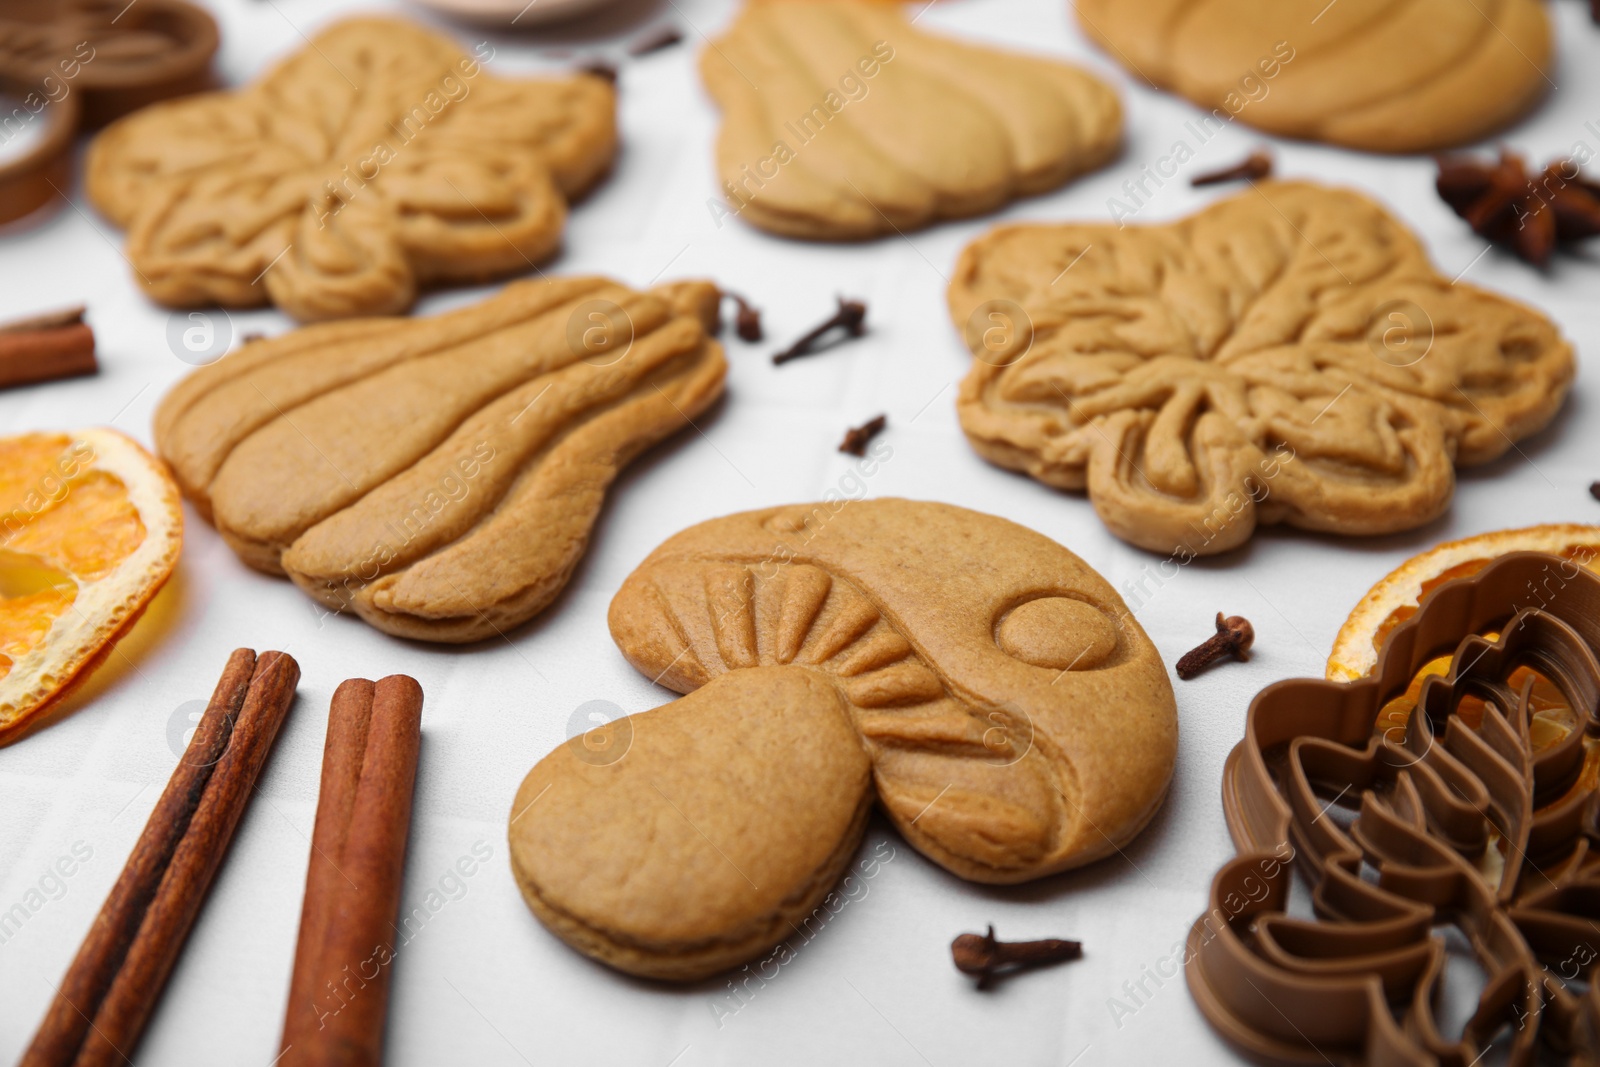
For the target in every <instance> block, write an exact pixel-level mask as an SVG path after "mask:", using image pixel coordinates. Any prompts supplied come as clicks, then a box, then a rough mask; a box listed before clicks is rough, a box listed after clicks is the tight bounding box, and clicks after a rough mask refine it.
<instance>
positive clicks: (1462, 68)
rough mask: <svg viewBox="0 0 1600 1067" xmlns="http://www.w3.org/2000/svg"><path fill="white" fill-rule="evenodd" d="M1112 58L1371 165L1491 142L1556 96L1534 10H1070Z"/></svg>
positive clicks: (1197, 2) (1356, 6)
mask: <svg viewBox="0 0 1600 1067" xmlns="http://www.w3.org/2000/svg"><path fill="white" fill-rule="evenodd" d="M1077 11H1078V21H1079V23H1080V24H1081V25H1082V26H1083V29H1084V31H1085V32H1086V33H1087V34H1088V35H1089V36H1090V37H1091V38H1093V39H1095V40H1096V41H1098V42H1099V44H1100V45H1101V47H1103V48H1104V49H1105V50H1106V52H1107V54H1108V55H1110V56H1112V57H1113V58H1115V59H1116V60H1117V61H1118V62H1120V63H1122V64H1123V65H1124V66H1125V67H1127V68H1128V71H1129V73H1131V74H1134V75H1136V76H1138V77H1140V78H1143V79H1145V80H1146V81H1149V82H1152V83H1153V84H1155V85H1156V86H1158V87H1160V88H1163V89H1168V90H1171V91H1173V92H1176V93H1179V94H1181V95H1183V96H1186V97H1188V98H1189V99H1190V100H1192V101H1194V102H1195V103H1196V104H1199V105H1200V106H1201V107H1203V108H1206V109H1208V110H1213V112H1214V114H1215V115H1216V117H1217V118H1218V119H1220V120H1222V121H1227V120H1229V119H1230V118H1233V117H1237V118H1238V119H1239V121H1241V122H1247V123H1249V124H1250V125H1252V126H1256V127H1259V128H1260V129H1263V130H1267V131H1270V132H1272V133H1276V134H1282V135H1283V136H1286V137H1301V138H1307V139H1311V140H1318V141H1327V142H1329V143H1331V144H1338V145H1345V146H1347V147H1350V148H1362V149H1367V150H1369V151H1377V152H1426V151H1432V150H1435V149H1440V148H1448V147H1450V146H1452V145H1460V144H1466V143H1469V142H1472V141H1476V140H1478V139H1479V138H1482V137H1485V136H1487V135H1488V134H1490V133H1493V132H1494V131H1495V130H1497V129H1499V128H1500V127H1502V126H1504V125H1506V124H1507V123H1509V122H1511V121H1512V120H1514V119H1516V118H1517V117H1518V116H1520V115H1522V114H1523V113H1524V112H1525V111H1527V110H1528V109H1529V108H1530V107H1531V106H1533V104H1534V103H1535V102H1536V101H1537V100H1538V99H1539V98H1540V97H1541V96H1543V95H1544V93H1545V92H1546V90H1548V89H1550V88H1553V85H1552V83H1551V82H1550V79H1549V74H1550V72H1551V70H1552V69H1553V67H1554V65H1555V55H1554V41H1553V39H1552V34H1551V31H1550V24H1549V21H1548V19H1547V17H1546V15H1545V11H1544V5H1543V4H1542V3H1540V2H1539V0H1473V2H1469V3H1461V2H1459V0H1339V2H1338V3H1333V4H1330V3H1328V2H1327V0H1271V2H1268V3H1263V2H1262V0H1077Z"/></svg>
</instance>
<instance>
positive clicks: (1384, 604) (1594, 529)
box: [1327, 522, 1600, 682]
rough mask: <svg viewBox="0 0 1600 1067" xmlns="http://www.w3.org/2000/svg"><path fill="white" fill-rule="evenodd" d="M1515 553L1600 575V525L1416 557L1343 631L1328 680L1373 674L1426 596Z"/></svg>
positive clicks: (1482, 539) (1458, 545) (1492, 536)
mask: <svg viewBox="0 0 1600 1067" xmlns="http://www.w3.org/2000/svg"><path fill="white" fill-rule="evenodd" d="M1510 552H1549V553H1550V554H1552V555H1556V556H1561V557H1562V558H1563V559H1567V560H1571V561H1572V563H1573V564H1574V565H1577V566H1583V567H1588V568H1589V569H1590V570H1592V571H1596V572H1600V526H1584V525H1580V524H1578V523H1570V522H1569V523H1552V524H1549V525H1546V526H1529V527H1527V528H1526V529H1522V530H1498V531H1496V532H1494V533H1486V534H1479V535H1478V536H1476V537H1467V538H1463V539H1462V540H1460V541H1446V542H1445V543H1444V544H1442V545H1438V546H1436V547H1434V548H1430V549H1429V550H1428V551H1426V552H1424V553H1422V554H1421V555H1420V556H1413V557H1412V558H1411V559H1408V560H1406V562H1404V563H1402V564H1401V565H1400V566H1399V567H1396V568H1395V569H1394V570H1393V571H1391V572H1389V575H1388V577H1386V578H1384V579H1383V581H1381V582H1379V583H1378V584H1377V585H1375V586H1373V587H1372V588H1371V589H1369V590H1368V591H1367V595H1366V596H1364V597H1362V598H1361V603H1359V604H1357V605H1356V607H1355V610H1354V611H1352V612H1351V613H1350V617H1349V618H1348V619H1346V620H1345V622H1344V625H1343V626H1342V627H1340V628H1339V636H1338V637H1337V638H1335V639H1334V642H1333V652H1332V654H1331V655H1329V656H1328V667H1327V677H1328V678H1330V679H1332V680H1333V681H1336V682H1351V681H1355V680H1356V679H1357V678H1364V677H1365V676H1366V675H1368V674H1370V673H1371V672H1372V669H1373V668H1374V667H1375V666H1377V664H1378V649H1379V648H1381V647H1382V646H1383V642H1384V641H1385V640H1387V639H1388V637H1389V634H1390V632H1392V631H1393V630H1394V628H1395V627H1396V626H1399V625H1400V624H1401V623H1402V622H1405V621H1406V620H1407V619H1409V618H1410V617H1411V616H1413V615H1415V614H1416V613H1417V605H1418V603H1420V602H1421V600H1422V598H1423V597H1425V596H1427V595H1428V594H1429V593H1430V592H1432V591H1433V590H1434V588H1436V587H1437V586H1440V585H1443V584H1444V583H1445V582H1448V581H1450V580H1451V579H1452V578H1466V577H1469V576H1471V575H1474V574H1477V573H1478V572H1479V571H1481V570H1483V568H1484V567H1486V566H1488V565H1489V564H1490V563H1491V562H1493V561H1494V560H1495V559H1496V558H1498V557H1500V556H1504V555H1506V554H1507V553H1510ZM1530 595H1531V594H1530ZM1532 603H1535V604H1536V603H1537V601H1533V602H1532Z"/></svg>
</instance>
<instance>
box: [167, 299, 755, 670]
mask: <svg viewBox="0 0 1600 1067" xmlns="http://www.w3.org/2000/svg"><path fill="white" fill-rule="evenodd" d="M718 299H719V294H718V292H717V290H716V289H715V288H714V287H713V286H711V285H709V284H706V283H703V282H685V283H679V284H675V285H663V286H660V287H658V288H656V289H652V290H650V291H649V292H643V293H641V292H634V291H632V290H629V289H627V288H625V287H623V286H621V285H618V284H616V283H614V282H610V281H607V280H606V279H603V278H559V279H555V280H550V281H528V282H517V283H513V284H512V285H510V286H508V287H507V288H506V289H505V290H504V291H502V292H501V293H500V294H498V295H497V296H495V297H492V298H491V299H489V300H486V301H484V302H482V303H480V304H476V305H473V306H470V307H467V308H463V309H461V310H459V311H453V312H449V313H447V314H444V315H439V316H436V317H433V318H426V319H369V320H356V321H350V322H341V323H325V324H322V325H318V326H308V327H305V328H303V329H300V330H297V331H294V332H292V333H288V334H285V335H283V336H282V337H277V338H273V339H271V340H267V341H258V342H255V343H253V344H249V345H246V346H245V347H244V348H242V349H240V350H239V351H238V352H237V353H235V354H233V355H230V356H227V357H226V358H224V359H222V360H221V361H220V362H218V363H215V364H213V365H211V366H209V367H205V368H202V369H201V370H199V371H197V372H196V373H194V374H192V375H190V376H189V377H188V378H187V379H185V380H184V381H182V382H180V383H179V384H178V386H177V387H176V388H174V389H173V390H172V392H171V393H169V394H168V395H167V397H166V398H165V399H164V400H163V401H162V403H161V406H160V407H159V408H158V409H157V412H156V427H155V428H156V444H157V448H158V450H159V452H160V454H161V456H162V457H163V458H164V459H166V460H167V462H168V463H169V464H171V466H172V469H173V472H174V474H175V475H176V477H177V480H178V484H179V486H180V487H181V488H182V490H183V493H184V495H185V496H186V497H188V498H189V500H190V501H192V502H193V503H194V505H195V506H196V508H197V509H199V511H200V512H201V514H202V515H204V516H205V517H206V518H207V519H209V520H210V521H211V522H212V523H213V524H214V525H215V526H216V528H217V530H218V531H219V532H220V533H221V534H222V536H223V538H224V539H225V540H226V541H227V542H228V544H229V545H230V546H231V547H232V548H233V549H234V551H235V552H237V553H238V554H239V556H240V558H241V559H243V560H244V561H245V562H246V563H248V564H250V565H251V566H253V567H256V568H258V569H260V570H264V571H267V572H269V573H280V574H287V575H288V576H289V577H290V578H293V579H294V581H295V582H296V583H297V584H298V585H300V586H301V587H302V588H303V589H305V590H306V591H307V592H308V593H310V594H311V595H312V596H314V597H316V598H317V599H318V600H319V601H320V602H321V603H322V604H324V605H326V607H327V608H328V609H329V610H332V611H346V610H348V611H353V612H354V613H355V614H357V615H358V616H360V617H361V618H362V619H365V620H366V621H367V622H369V623H371V624H372V625H374V626H376V627H378V628H379V629H381V630H384V631H386V632H388V633H392V634H397V635H400V636H404V637H415V638H420V639H423V640H432V641H451V642H461V641H473V640H478V639H481V638H484V637H493V636H496V635H498V634H501V633H503V632H504V631H505V630H507V629H509V628H510V627H512V626H515V625H517V624H518V623H520V622H523V621H525V620H526V619H528V618H529V617H531V616H532V615H533V614H535V613H536V612H538V611H539V610H541V609H542V608H543V607H544V606H545V605H546V604H548V603H549V602H550V601H551V600H553V599H554V598H555V596H556V594H557V593H558V592H560V590H561V588H562V586H564V585H565V584H566V581H567V578H568V576H569V575H570V574H571V572H572V568H573V567H574V566H575V565H576V564H577V561H578V559H579V558H580V557H581V556H582V555H583V551H584V547H585V545H586V544H587V541H588V535H589V530H590V528H591V527H592V526H593V524H594V521H595V519H596V517H597V516H598V514H599V511H600V507H601V504H602V503H603V502H604V498H605V492H606V489H607V488H608V487H609V485H610V484H611V481H612V480H613V479H614V478H615V477H616V475H617V473H618V471H619V470H620V469H621V468H622V467H623V466H624V465H626V464H627V463H629V462H630V461H631V460H632V459H633V458H634V457H635V456H636V455H638V454H639V453H640V452H641V451H642V450H644V449H645V448H646V447H648V446H649V445H651V444H653V443H655V442H657V441H659V440H661V439H662V438H664V437H666V436H668V435H670V434H672V433H675V432H677V431H679V430H682V429H685V428H687V427H688V426H689V424H690V420H692V419H693V418H694V417H695V416H696V415H697V414H699V413H700V412H702V411H704V410H705V409H706V407H707V406H709V405H710V404H711V403H712V402H713V401H714V400H715V399H716V398H717V397H718V396H719V395H720V394H721V392H722V382H723V376H724V374H725V372H726V369H727V365H726V362H725V360H724V359H723V355H722V346H721V345H720V344H718V343H717V342H716V341H715V340H714V339H712V338H711V337H710V336H709V335H708V333H707V329H708V327H710V326H712V324H714V323H715V322H716V318H717V303H718Z"/></svg>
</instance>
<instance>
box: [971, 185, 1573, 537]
mask: <svg viewBox="0 0 1600 1067" xmlns="http://www.w3.org/2000/svg"><path fill="white" fill-rule="evenodd" d="M949 306H950V314H951V316H952V317H953V319H954V320H955V322H956V324H957V326H958V327H959V328H961V329H962V331H963V333H964V336H965V340H966V342H967V345H968V347H969V348H970V349H971V350H972V352H973V354H974V355H975V356H977V359H976V360H974V362H973V364H972V370H971V372H970V373H969V374H968V375H967V377H966V379H965V381H963V383H962V386H961V392H960V395H959V397H958V400H957V407H958V410H959V412H960V416H961V425H962V428H963V429H965V430H966V433H967V437H968V439H969V440H970V441H971V442H972V445H973V447H974V448H976V449H977V450H978V452H979V454H981V455H982V456H983V457H984V458H985V459H987V460H989V461H990V462H992V463H995V464H998V465H1000V466H1002V467H1010V468H1012V469H1014V470H1021V471H1026V472H1027V473H1029V474H1031V475H1032V476H1033V477H1035V478H1037V479H1039V480H1040V481H1042V482H1046V483H1048V484H1050V485H1055V486H1059V487H1061V488H1063V489H1087V490H1088V493H1089V498H1090V500H1091V501H1092V502H1093V503H1094V507H1095V510H1096V511H1097V512H1098V513H1099V515H1100V518H1101V519H1102V520H1103V521H1104V522H1105V524H1106V525H1107V526H1108V527H1110V528H1111V531H1112V532H1113V533H1115V534H1116V535H1117V536H1118V537H1121V538H1122V539H1123V540H1126V541H1129V542H1132V543H1133V544H1136V545H1138V546H1140V547H1141V548H1147V549H1150V550H1151V551H1153V552H1163V553H1173V554H1174V555H1175V556H1177V557H1179V558H1180V560H1181V561H1182V562H1187V560H1188V559H1192V558H1194V557H1195V556H1204V555H1212V554H1215V553H1218V552H1223V551H1226V550H1228V549H1230V548H1234V547H1236V546H1238V545H1240V544H1243V543H1244V542H1245V541H1246V540H1248V539H1249V537H1250V535H1251V533H1252V532H1253V531H1254V530H1255V528H1256V526H1257V524H1260V523H1276V522H1283V523H1288V524H1290V525H1292V526H1299V527H1302V528H1304V529H1309V530H1325V531H1328V532H1331V533H1339V534H1358V535H1366V534H1382V533H1393V532H1395V531H1398V530H1408V529H1412V528H1414V527H1417V526H1421V525H1422V524H1424V523H1426V522H1428V521H1429V520H1431V519H1433V518H1434V517H1436V516H1438V515H1439V514H1440V513H1441V512H1443V511H1444V509H1445V508H1446V507H1448V506H1449V503H1450V498H1451V495H1452V494H1453V492H1454V489H1455V470H1454V466H1453V465H1454V464H1459V465H1461V466H1471V465H1474V464H1479V463H1486V462H1488V461H1489V460H1492V459H1495V458H1497V457H1499V456H1500V455H1502V454H1504V453H1505V451H1506V450H1507V449H1509V448H1511V447H1512V446H1513V442H1515V441H1518V440H1521V439H1522V438H1524V437H1527V436H1528V435H1529V434H1532V433H1534V432H1536V431H1538V430H1539V429H1541V428H1542V427H1543V426H1544V425H1545V424H1546V423H1548V422H1549V421H1550V419H1551V418H1552V417H1553V416H1554V415H1555V413H1556V411H1557V409H1559V408H1560V406H1561V402H1562V400H1563V398H1564V397H1565V396H1566V394H1567V390H1568V388H1569V387H1570V386H1571V384H1572V379H1573V376H1574V374H1575V373H1576V367H1575V362H1574V358H1573V352H1572V346H1571V345H1569V344H1568V343H1567V342H1566V341H1565V340H1563V339H1562V337H1561V335H1560V334H1559V332H1558V331H1557V330H1556V327H1555V325H1554V324H1553V323H1552V322H1551V321H1550V320H1549V319H1547V318H1545V317H1544V316H1543V315H1541V314H1539V313H1538V312H1536V311H1534V310H1533V309H1531V308H1528V307H1525V306H1523V305H1521V304H1518V303H1515V302H1513V301H1511V300H1507V299H1505V298H1504V297H1500V296H1497V295H1495V294H1493V293H1488V292H1485V291H1484V290H1482V289H1478V288H1475V287H1474V286H1471V285H1468V284H1466V283H1464V282H1455V283H1453V284H1452V282H1451V281H1450V279H1448V278H1446V277H1443V276H1441V275H1440V274H1439V273H1438V272H1437V271H1435V270H1434V269H1433V266H1432V265H1431V264H1430V263H1429V262H1428V257H1427V255H1426V253H1425V252H1424V251H1423V249H1422V246H1421V244H1420V243H1419V242H1418V241H1417V239H1416V237H1415V236H1414V235H1412V234H1411V233H1410V232H1409V231H1408V230H1407V229H1406V228H1405V227H1404V226H1403V225H1402V224H1401V223H1400V222H1399V221H1398V220H1396V219H1395V218H1394V217H1393V216H1391V215H1389V214H1388V213H1387V212H1386V211H1384V210H1383V209H1382V208H1381V207H1379V206H1378V205H1377V204H1375V203H1373V202H1372V201H1370V200H1368V199H1366V198H1365V197H1363V196H1361V195H1359V194H1357V193H1354V192H1351V191H1349V190H1344V189H1333V188H1329V187H1326V186H1320V185H1314V184H1311V183H1306V182H1267V183H1262V184H1260V185H1257V186H1255V187H1254V188H1252V189H1251V190H1250V191H1249V192H1245V193H1242V194H1240V195H1239V196H1236V197H1233V198H1232V199H1228V200H1224V201H1221V202H1219V203H1216V204H1213V205H1211V206H1210V207H1208V208H1206V209H1205V210H1204V211H1201V212H1199V213H1198V214H1195V215H1192V216H1190V217H1189V218H1186V219H1181V220H1179V221H1177V222H1174V223H1171V224H1167V225H1152V226H1127V227H1125V228H1118V227H1115V226H1109V225H1081V224H1067V225H1047V226H1046V225H1038V226H1032V225H1030V226H1003V227H1000V228H998V229H995V230H993V231H991V232H990V233H988V234H986V235H985V236H983V237H981V238H979V239H978V240H977V241H975V242H973V243H972V244H971V245H969V246H968V247H967V248H966V250H965V251H964V252H963V253H962V254H961V258H960V261H959V262H958V263H957V266H956V272H955V275H954V279H953V281H952V282H951V284H950V290H949Z"/></svg>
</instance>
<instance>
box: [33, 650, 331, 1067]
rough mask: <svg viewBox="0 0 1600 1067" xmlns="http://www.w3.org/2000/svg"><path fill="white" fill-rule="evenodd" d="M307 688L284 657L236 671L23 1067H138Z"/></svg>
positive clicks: (227, 672)
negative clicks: (179, 963)
mask: <svg viewBox="0 0 1600 1067" xmlns="http://www.w3.org/2000/svg"><path fill="white" fill-rule="evenodd" d="M299 678H300V668H299V666H298V665H297V664H296V663H295V661H294V660H293V659H292V658H291V657H289V656H287V655H285V654H284V653H282V652H265V653H262V654H261V656H259V657H257V656H256V654H255V653H254V652H252V651H251V650H250V649H239V650H238V651H236V652H234V653H233V655H232V656H230V657H229V659H228V665H227V667H226V668H225V669H224V671H223V674H222V678H221V680H220V681H219V682H218V683H217V688H216V691H215V693H213V695H212V697H211V702H210V704H209V705H207V707H206V711H205V714H204V715H203V716H202V717H201V719H200V725H199V727H198V728H197V729H196V730H195V735H194V739H193V740H192V741H190V743H189V747H188V748H187V749H186V750H185V751H184V755H183V759H182V760H181V761H180V762H179V764H178V767H177V769H176V770H175V771H174V772H173V774H172V778H171V779H170V780H169V781H168V782H167V788H166V789H165V790H164V791H163V792H162V795H161V799H160V800H158V801H157V802H156V807H155V810H154V811H153V812H152V813H151V815H150V819H149V821H148V822H147V823H146V824H145V828H144V830H143V832H142V833H141V834H140V837H139V840H138V842H137V843H136V844H135V845H134V848H133V852H132V854H131V855H130V856H129V857H128V862H127V864H126V865H125V866H124V867H123V870H122V873H121V875H120V876H119V877H118V878H117V882H116V884H115V885H114V886H113V887H112V889H111V893H110V895H108V896H107V898H106V902H105V904H104V905H103V906H102V907H101V909H100V914H99V915H98V916H97V917H96V919H95V922H94V925H93V926H91V927H90V929H89V933H88V935H87V936H86V937H85V938H84V942H83V945H82V946H81V947H80V948H79V950H78V955H77V957H76V958H75V959H74V960H73V962H72V966H71V967H70V968H68V970H67V974H66V977H65V978H63V979H62V981H61V983H60V984H59V986H58V987H57V994H56V997H55V999H54V1001H52V1003H51V1005H50V1007H49V1009H48V1010H47V1011H46V1013H45V1018H44V1021H43V1023H41V1024H40V1027H39V1031H38V1033H37V1034H35V1035H34V1039H33V1044H32V1045H30V1046H29V1048H28V1051H27V1052H26V1053H24V1055H23V1057H22V1060H21V1062H20V1064H19V1067H69V1065H71V1067H91V1065H116V1064H121V1063H123V1062H124V1061H125V1060H127V1059H128V1055H129V1054H131V1052H132V1050H133V1047H134V1045H136V1044H137V1043H138V1039H139V1036H140V1034H141V1033H142V1032H143V1030H144V1025H145V1023H146V1021H148V1019H149V1016H150V1011H151V1009H152V1008H153V1007H154V1006H155V1002H156V999H157V998H158V997H159V996H160V994H161V990H162V987H163V986H164V985H165V984H166V979H167V976H168V974H169V973H170V972H171V970H172V965H173V963H174V962H175V961H176V960H177V957H178V953H179V952H180V951H181V950H182V948H183V943H184V941H185V940H186V939H187V937H188V934H189V929H190V927H191V926H192V925H193V923H194V919H195V916H196V915H197V914H198V913H199V910H200V906H201V904H202V903H204V901H205V896H206V893H207V891H208V890H209V889H210V887H211V880H212V877H213V876H214V875H215V874H216V871H217V868H218V867H219V866H220V865H221V862H222V859H223V856H224V855H225V854H226V853H227V850H228V844H229V842H230V841H231V840H232V838H233V831H234V828H235V827H236V826H237V825H238V821H239V816H240V815H241V814H242V813H243V811H244V807H245V805H246V803H248V801H249V799H250V791H251V789H252V788H253V787H254V785H255V781H256V777H257V776H258V775H259V774H260V771H261V766H262V764H263V763H264V762H265V761H266V756H267V752H268V751H269V750H270V748H271V746H272V741H273V738H274V737H276V736H277V732H278V727H279V726H280V725H281V724H282V722H283V718H284V715H285V713H286V712H287V711H288V709H289V705H290V703H292V702H293V700H294V689H295V685H296V683H297V682H298V681H299Z"/></svg>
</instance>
